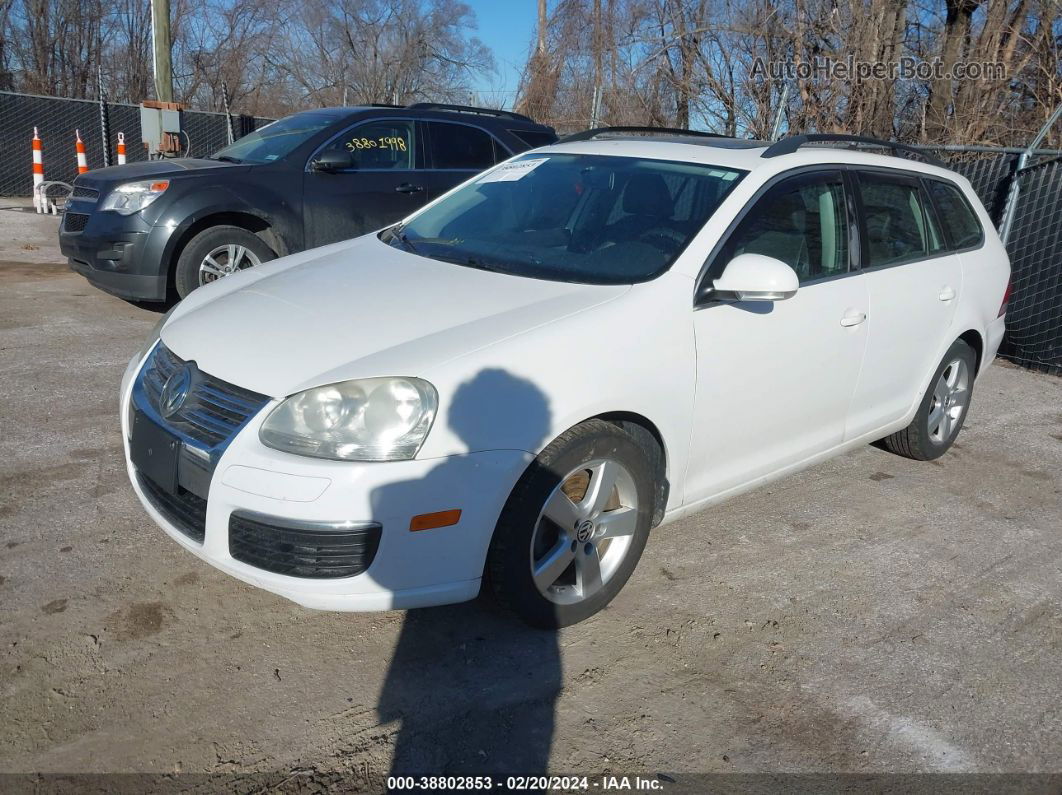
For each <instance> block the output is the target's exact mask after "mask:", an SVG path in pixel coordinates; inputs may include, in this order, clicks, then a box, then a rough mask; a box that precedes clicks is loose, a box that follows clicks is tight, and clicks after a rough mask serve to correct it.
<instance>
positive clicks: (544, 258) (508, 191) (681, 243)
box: [381, 154, 745, 284]
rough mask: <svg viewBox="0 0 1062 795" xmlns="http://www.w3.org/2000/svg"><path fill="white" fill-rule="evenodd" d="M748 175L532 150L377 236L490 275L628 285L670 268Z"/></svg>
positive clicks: (703, 167) (690, 165) (706, 167)
mask: <svg viewBox="0 0 1062 795" xmlns="http://www.w3.org/2000/svg"><path fill="white" fill-rule="evenodd" d="M744 173H745V172H742V171H736V170H733V169H729V168H722V167H719V166H710V165H700V164H693V163H673V162H669V161H663V160H648V159H641V158H633V157H613V156H606V155H572V154H528V155H524V156H523V157H521V158H519V159H518V160H512V161H509V162H508V163H505V164H503V165H501V166H499V167H498V168H496V169H493V170H491V171H488V172H487V173H486V174H483V175H482V176H480V177H479V178H478V179H475V180H474V181H472V182H470V183H468V184H467V185H465V186H464V187H462V188H461V189H459V190H458V191H456V192H455V193H453V194H451V195H450V196H448V197H447V198H446V199H444V200H443V201H441V202H439V203H438V204H436V205H434V206H431V207H428V208H427V209H425V210H423V211H422V212H421V213H419V214H418V215H415V216H414V217H413V218H411V219H410V220H409V221H408V222H407V223H406V224H404V225H402V226H399V227H393V228H392V229H390V230H386V231H385V232H384V233H383V235H382V236H381V238H382V239H383V240H384V241H385V242H387V243H389V244H390V245H392V246H396V247H398V248H405V249H406V250H408V251H411V252H413V253H415V254H420V255H422V256H425V257H429V258H432V259H437V260H441V261H444V262H455V263H458V264H461V265H467V266H470V267H477V268H483V269H486V270H495V271H501V272H503V273H511V274H515V275H520V276H531V277H535V278H542V279H552V280H556V281H571V282H582V283H586V284H631V283H634V282H640V281H647V280H649V279H652V278H654V277H656V276H658V275H659V274H661V273H663V272H664V271H665V270H666V269H667V268H668V267H670V265H671V263H672V262H674V260H675V258H676V257H678V255H679V254H680V253H681V252H682V251H683V249H685V248H686V246H687V245H688V244H689V242H690V241H691V240H692V239H693V236H694V235H695V234H697V232H698V231H699V230H700V229H701V227H702V226H704V223H705V222H706V221H707V220H708V218H709V217H710V216H711V215H712V213H713V212H715V209H716V208H717V207H718V206H719V204H720V202H722V200H723V199H724V198H725V197H726V195H727V194H728V193H729V192H730V191H731V190H732V189H733V187H734V186H735V185H736V184H737V183H738V182H739V181H740V179H741V177H742V176H744Z"/></svg>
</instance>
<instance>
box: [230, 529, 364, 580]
mask: <svg viewBox="0 0 1062 795" xmlns="http://www.w3.org/2000/svg"><path fill="white" fill-rule="evenodd" d="M282 522H283V520H282V519H276V520H269V519H266V518H265V517H260V518H251V517H250V516H248V515H246V514H239V513H234V514H232V515H231V516H230V517H229V554H230V555H232V557H233V558H235V559H236V560H239V561H242V562H244V563H247V564H249V565H251V566H254V567H256V568H259V569H265V570H266V571H271V572H274V573H276V574H286V575H288V576H289V577H305V578H309V579H334V578H337V577H353V576H354V575H356V574H361V573H362V572H363V571H365V570H366V569H367V568H369V566H370V565H371V564H372V561H373V558H375V557H376V550H377V549H378V548H379V546H380V525H378V524H365V525H359V526H356V527H350V528H346V527H342V526H341V527H337V528H335V529H332V528H329V527H314V526H312V525H308V526H305V527H292V526H288V527H284V526H282V525H281V524H278V523H282Z"/></svg>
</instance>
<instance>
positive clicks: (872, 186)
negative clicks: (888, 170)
mask: <svg viewBox="0 0 1062 795" xmlns="http://www.w3.org/2000/svg"><path fill="white" fill-rule="evenodd" d="M859 192H860V194H861V196H862V199H863V217H864V220H865V222H866V230H867V235H866V248H867V260H868V262H867V266H868V267H871V268H874V267H878V266H881V265H895V264H898V263H901V262H906V261H908V260H913V259H918V258H920V257H928V256H930V255H931V254H933V253H936V252H939V251H941V250H942V249H943V248H944V243H943V239H942V236H941V234H940V231H939V230H938V229H937V225H936V223H935V220H934V218H933V216H932V215H931V214H930V213H929V212H928V211H927V208H926V204H925V194H924V193H923V192H922V189H921V186H920V185H919V183H918V181H917V180H915V179H911V178H908V177H893V176H887V175H884V174H869V173H861V174H860V175H859Z"/></svg>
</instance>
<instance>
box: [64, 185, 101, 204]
mask: <svg viewBox="0 0 1062 795" xmlns="http://www.w3.org/2000/svg"><path fill="white" fill-rule="evenodd" d="M99 197H100V192H99V191H98V190H96V189H95V188H86V187H85V186H84V185H75V186H74V189H73V190H72V191H71V192H70V198H72V199H90V200H92V201H95V200H96V199H98V198H99Z"/></svg>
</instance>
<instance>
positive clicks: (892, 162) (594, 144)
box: [535, 135, 965, 182]
mask: <svg viewBox="0 0 1062 795" xmlns="http://www.w3.org/2000/svg"><path fill="white" fill-rule="evenodd" d="M770 145H771V144H770V143H767V142H765V141H756V140H752V139H744V138H724V137H718V138H716V137H695V138H694V137H683V136H681V135H654V136H651V137H650V136H645V135H622V136H621V135H617V136H606V137H599V138H593V139H590V140H582V141H571V142H568V143H565V142H564V141H563V140H562V141H559V142H558V143H556V144H553V145H551V146H548V147H542V148H540V149H536V150H535V152H536V153H537V152H544V151H550V152H558V153H560V152H567V153H572V154H584V155H590V154H593V155H614V156H618V157H636V158H645V159H653V160H670V161H677V162H689V163H700V164H704V165H713V166H720V167H724V168H734V169H739V170H741V171H749V172H762V173H763V174H764V175H773V174H775V173H778V172H781V171H788V170H790V169H792V168H798V167H801V166H810V165H832V164H837V165H855V166H866V167H874V168H888V169H895V170H901V171H914V172H919V173H923V174H926V175H930V176H937V177H943V178H945V179H949V180H952V181H962V182H965V179H963V177H962V176H961V175H959V174H957V173H955V172H954V171H950V170H948V169H946V168H941V167H940V166H936V165H933V164H931V163H925V162H922V161H920V160H914V159H908V158H903V157H896V156H894V155H883V154H878V153H876V152H868V151H866V150H864V149H856V148H852V147H850V146H843V145H838V144H833V145H825V144H819V143H815V144H812V145H807V146H802V147H801V148H799V149H797V150H796V151H794V152H791V153H787V154H781V155H777V156H772V157H764V156H763V155H764V153H765V152H766V151H767V148H768V147H769V146H770Z"/></svg>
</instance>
